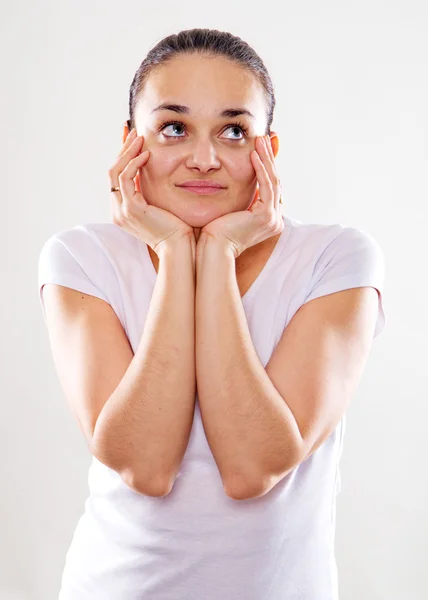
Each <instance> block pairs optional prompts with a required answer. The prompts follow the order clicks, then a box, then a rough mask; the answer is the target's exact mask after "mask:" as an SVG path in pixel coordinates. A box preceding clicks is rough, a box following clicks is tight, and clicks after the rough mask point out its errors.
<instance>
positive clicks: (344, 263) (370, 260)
mask: <svg viewBox="0 0 428 600" xmlns="http://www.w3.org/2000/svg"><path fill="white" fill-rule="evenodd" d="M384 282H385V261H384V255H383V252H382V249H381V247H380V246H379V244H378V243H377V241H376V240H375V239H374V238H373V237H372V236H371V235H370V234H368V233H366V232H364V231H361V230H360V229H357V228H354V227H345V228H344V230H343V231H342V232H341V233H340V234H339V235H338V236H336V238H335V239H334V240H333V241H332V242H331V243H330V244H329V245H328V246H327V247H326V249H325V250H324V251H323V252H322V254H321V256H320V257H319V259H318V261H317V263H316V265H315V269H314V273H313V276H312V280H311V286H310V289H309V293H308V295H307V297H306V299H305V301H304V303H306V302H309V301H310V300H314V299H315V298H319V297H320V296H325V295H327V294H333V293H335V292H340V291H342V290H345V289H350V288H356V287H366V286H369V287H373V288H375V289H376V290H377V292H378V298H379V310H378V319H377V322H376V328H375V332H374V337H376V336H378V335H379V333H380V332H381V331H382V330H383V328H384V326H385V324H386V315H385V310H384V301H383V292H384Z"/></svg>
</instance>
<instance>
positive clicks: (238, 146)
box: [39, 29, 385, 600]
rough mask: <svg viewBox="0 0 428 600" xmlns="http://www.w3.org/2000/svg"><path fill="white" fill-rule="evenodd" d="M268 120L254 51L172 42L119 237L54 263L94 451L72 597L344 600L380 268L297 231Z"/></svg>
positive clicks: (378, 318) (362, 247)
mask: <svg viewBox="0 0 428 600" xmlns="http://www.w3.org/2000/svg"><path fill="white" fill-rule="evenodd" d="M274 105H275V99H274V94H273V86H272V83H271V80H270V78H269V75H268V73H267V71H266V68H265V66H264V64H263V62H262V60H261V59H260V58H259V57H258V55H257V54H256V53H255V52H254V50H252V49H251V48H250V47H249V46H248V45H247V44H246V43H245V42H244V41H243V40H241V39H240V38H237V37H235V36H232V35H231V34H229V33H224V32H219V31H216V30H200V29H197V30H188V31H182V32H181V33H179V34H178V35H171V36H169V37H168V38H166V39H164V40H162V41H161V42H159V44H157V46H156V47H155V48H153V49H152V50H151V52H150V53H149V54H148V56H147V57H146V59H145V60H144V61H143V63H142V64H141V66H140V68H139V69H138V72H137V73H136V75H135V77H134V80H133V82H132V85H131V90H130V99H129V109H130V119H129V121H128V122H127V124H126V125H125V127H124V136H123V142H124V145H123V148H122V150H121V152H120V154H119V156H118V158H117V160H116V162H115V163H114V165H113V166H112V167H111V168H110V170H109V176H110V184H111V190H112V191H111V197H112V220H113V223H90V224H85V225H79V226H76V227H73V228H70V229H67V230H63V231H60V232H58V233H56V234H55V235H53V236H52V237H51V238H50V239H49V240H48V241H47V242H46V243H45V245H44V247H43V249H42V252H41V255H40V259H39V289H40V300H41V303H42V307H43V309H44V311H45V312H44V315H45V319H46V323H47V326H48V330H49V337H50V342H51V347H52V352H53V357H54V360H55V364H56V368H57V371H58V375H59V378H60V381H61V384H62V386H63V389H64V391H65V394H66V396H67V399H68V402H69V404H70V407H71V410H72V411H73V413H74V415H75V417H76V419H77V421H78V423H79V426H80V428H81V430H82V432H83V434H84V435H85V438H86V440H87V442H88V447H89V448H90V450H91V452H92V454H93V461H92V464H91V468H90V473H89V487H90V495H89V497H88V499H87V501H86V505H85V511H84V514H83V515H82V517H81V519H80V520H79V523H78V525H77V528H76V531H75V534H74V537H73V540H72V543H71V546H70V548H69V551H68V553H67V559H66V564H65V569H64V573H63V577H62V587H61V592H60V600H86V599H89V598H90V599H91V600H98V599H99V600H122V599H123V600H125V599H126V600H134V599H135V600H137V599H138V600H140V599H143V598H147V599H150V600H152V599H156V600H167V599H168V600H170V599H171V600H190V599H191V598H198V599H204V600H218V599H219V598H225V599H226V598H227V599H229V598H239V599H241V598H242V599H244V598H245V599H246V600H262V599H263V600H287V599H289V600H291V599H295V598H299V599H300V600H334V599H337V598H338V586H337V570H336V562H335V557H334V530H335V508H336V507H335V500H336V494H337V493H338V491H339V487H340V486H339V470H338V461H339V458H340V454H341V451H342V441H343V434H344V425H345V409H346V407H347V405H348V403H349V401H350V400H351V398H352V395H353V393H354V391H355V390H356V387H357V385H358V381H359V379H360V377H361V374H362V371H363V367H364V365H365V362H366V360H367V358H368V355H369V351H370V347H371V343H372V341H373V337H374V336H376V335H377V334H378V333H380V331H381V330H382V328H383V326H384V324H385V314H384V310H383V305H382V298H383V296H382V294H383V280H384V263H383V255H382V251H381V249H380V248H379V246H378V244H377V243H376V241H375V240H374V239H373V238H372V237H371V236H370V235H368V234H366V233H364V232H362V231H361V230H358V229H356V228H352V227H344V226H342V225H340V224H334V225H320V224H310V225H308V224H303V223H301V222H299V221H297V220H296V219H293V218H291V217H288V216H282V215H281V212H280V195H281V194H280V191H281V190H280V185H279V178H278V174H277V172H276V167H275V156H276V155H277V152H278V137H277V135H276V133H274V132H273V131H271V129H270V128H271V123H272V119H273V109H274ZM131 130H132V131H131ZM263 138H265V140H264V139H263ZM206 185H210V186H213V185H215V186H217V187H216V188H212V187H211V188H207V187H204V186H206ZM192 186H199V187H192ZM46 284H50V285H46ZM43 286H44V287H43Z"/></svg>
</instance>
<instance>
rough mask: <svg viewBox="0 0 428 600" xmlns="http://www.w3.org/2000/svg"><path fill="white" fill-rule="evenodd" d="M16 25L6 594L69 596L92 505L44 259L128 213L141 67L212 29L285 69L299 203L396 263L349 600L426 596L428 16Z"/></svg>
mask: <svg viewBox="0 0 428 600" xmlns="http://www.w3.org/2000/svg"><path fill="white" fill-rule="evenodd" d="M1 13H2V14H1V20H0V21H1V26H0V27H1V36H0V44H1V50H2V52H1V62H2V70H1V85H2V94H1V111H0V118H1V122H2V123H1V124H2V138H1V157H0V158H1V161H0V165H1V170H2V176H1V184H2V198H1V208H2V212H1V216H2V220H3V224H4V225H3V230H2V235H1V245H2V257H3V261H2V273H3V276H2V305H3V309H2V311H1V319H2V323H1V333H2V335H1V342H2V361H1V367H2V372H1V413H2V414H1V420H0V427H1V435H0V452H1V456H2V460H1V463H0V469H1V472H0V477H1V482H2V489H1V495H0V508H1V510H0V520H1V523H0V528H1V538H0V599H1V600H55V599H56V598H57V595H58V590H59V585H60V578H61V574H62V569H63V566H64V561H65V554H66V552H67V549H68V546H69V544H70V542H71V537H72V535H73V531H74V528H75V526H76V524H77V520H78V518H79V517H80V515H81V513H82V512H83V509H84V501H85V499H86V497H87V495H88V486H87V470H88V467H89V464H90V461H91V456H90V454H89V451H88V449H87V446H86V443H85V441H84V438H83V436H82V434H81V433H80V430H79V428H78V425H77V423H76V422H75V421H74V418H73V417H72V415H71V412H70V410H69V408H68V406H67V404H66V400H65V397H64V394H63V392H62V390H61V388H60V384H59V381H58V378H57V376H56V372H55V368H54V364H53V361H52V356H51V351H50V347H49V341H48V335H47V330H46V328H45V325H44V322H43V317H42V312H41V307H40V304H39V299H38V286H37V259H38V255H39V252H40V250H41V247H42V245H43V243H44V242H45V241H46V239H47V238H48V237H49V236H50V235H52V234H53V233H55V232H57V231H59V230H61V229H65V228H69V227H72V226H74V225H76V224H79V223H84V222H96V221H106V220H107V221H109V220H111V219H110V193H109V182H108V176H107V171H108V168H109V167H110V166H111V164H112V163H113V161H114V160H115V157H116V155H117V154H118V152H119V150H120V148H121V146H122V125H123V123H124V121H125V120H126V119H127V118H128V92H129V86H130V84H131V81H132V78H133V76H134V73H135V71H136V70H137V68H138V66H139V64H140V62H141V61H142V60H143V58H144V57H145V55H146V53H147V52H148V50H149V49H150V48H151V47H152V46H153V45H154V44H155V43H157V42H158V41H159V40H160V39H161V38H163V37H164V36H166V35H169V34H171V33H177V32H178V31H180V30H181V29H189V28H192V27H210V28H217V29H221V30H227V31H230V32H231V33H233V34H235V35H239V36H240V37H242V38H243V39H245V40H246V41H247V42H249V43H250V44H251V45H252V46H253V47H254V48H255V50H256V51H257V52H258V53H259V54H260V56H261V57H262V59H263V60H264V61H265V63H266V65H267V67H268V69H269V71H270V74H271V77H272V79H273V82H274V85H275V89H276V99H277V107H276V112H275V118H274V123H273V126H272V128H273V129H274V130H275V131H277V132H278V135H279V138H280V151H279V154H278V156H277V159H276V164H277V169H278V172H279V174H280V177H281V183H282V186H283V197H284V202H285V204H284V205H283V210H284V211H285V212H287V214H289V215H290V216H292V217H294V218H297V219H299V220H301V221H303V222H312V223H316V222H318V223H342V224H344V225H350V226H355V227H358V228H360V229H363V230H365V231H367V232H369V233H371V234H372V235H373V236H374V237H375V238H376V240H377V241H378V242H379V244H380V245H381V247H382V249H383V251H384V254H385V260H386V269H387V274H386V285H385V293H384V306H385V311H386V316H387V326H386V328H385V330H384V331H383V333H382V334H381V335H380V336H379V338H377V339H376V340H375V341H374V343H373V348H372V352H371V355H370V358H369V361H368V363H367V366H366V369H365V371H364V374H363V376H362V379H361V383H360V385H359V388H358V391H357V393H356V395H355V397H354V399H353V400H352V403H351V406H350V408H349V409H348V411H347V428H346V435H345V442H344V444H345V446H344V453H343V455H342V460H341V478H342V489H341V492H340V494H339V496H338V507H337V530H336V558H337V563H338V568H339V585H340V597H341V600H361V599H364V600H426V598H427V597H428V583H427V579H426V568H427V563H428V502H427V499H428V485H427V473H428V469H427V468H426V458H427V451H426V447H427V445H426V439H427V433H426V431H427V426H426V423H427V418H428V393H427V389H428V385H427V383H428V381H427V372H428V367H427V360H428V353H427V337H428V336H427V334H428V317H427V314H428V310H427V284H426V274H427V266H426V263H427V259H428V244H427V238H428V232H427V226H428V219H427V216H428V215H427V208H426V206H427V200H428V193H427V192H428V177H427V175H428V172H427V162H428V150H427V141H428V135H427V133H428V118H427V107H428V81H427V72H428V64H427V63H428V36H427V31H428V8H427V4H426V3H424V2H423V1H420V2H416V1H412V0H410V1H404V0H402V1H392V0H388V1H386V0H385V1H380V0H369V1H368V0H363V1H360V2H358V3H357V2H355V3H350V2H349V3H347V2H339V1H337V2H317V1H315V0H313V1H310V2H300V3H296V2H263V3H255V2H254V3H253V4H248V3H243V2H242V3H236V4H235V5H234V4H232V3H230V2H229V1H227V2H226V1H222V0H218V1H217V2H215V3H214V4H212V3H203V2H201V3H199V2H195V1H193V2H190V1H189V2H186V1H184V2H181V3H177V2H171V1H170V0H164V1H163V2H162V3H156V2H131V1H124V2H121V3H118V2H112V1H106V0H105V1H103V2H96V1H92V2H91V1H89V2H88V1H86V2H83V1H82V0H79V1H76V0H73V1H71V0H68V1H59V2H47V1H46V0H39V1H38V2H31V1H30V0H25V1H23V2H15V3H11V2H9V3H6V2H4V3H2V5H1ZM424 219H425V220H424Z"/></svg>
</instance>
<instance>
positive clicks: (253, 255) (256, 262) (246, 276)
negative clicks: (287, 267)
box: [147, 233, 281, 298]
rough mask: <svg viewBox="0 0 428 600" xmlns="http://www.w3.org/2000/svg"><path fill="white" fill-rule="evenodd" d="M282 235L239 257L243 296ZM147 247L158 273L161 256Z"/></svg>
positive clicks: (238, 277)
mask: <svg viewBox="0 0 428 600" xmlns="http://www.w3.org/2000/svg"><path fill="white" fill-rule="evenodd" d="M280 236H281V234H280V233H279V234H278V235H275V236H273V237H271V238H268V239H267V240H265V241H264V242H261V243H260V244H257V245H256V246H252V247H251V248H248V249H247V250H245V252H243V253H242V254H241V255H240V256H239V257H238V258H237V260H236V262H235V267H236V281H237V283H238V288H239V293H240V295H241V298H242V297H243V296H244V294H246V292H247V291H248V290H249V289H250V287H251V286H252V285H253V283H254V281H255V280H256V279H257V277H258V276H259V274H260V272H261V270H262V269H263V267H264V266H265V264H266V263H267V261H268V260H269V257H270V255H271V254H272V252H273V250H274V248H275V246H276V243H277V241H278V240H279V238H280ZM147 247H148V250H149V254H150V258H151V259H152V263H153V266H154V268H155V270H156V273H157V272H158V267H159V257H158V255H157V254H156V252H154V250H152V249H151V248H150V246H147Z"/></svg>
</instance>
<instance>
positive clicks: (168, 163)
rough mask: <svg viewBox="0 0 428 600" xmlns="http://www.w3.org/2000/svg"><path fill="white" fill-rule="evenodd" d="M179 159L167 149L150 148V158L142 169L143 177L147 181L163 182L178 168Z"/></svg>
mask: <svg viewBox="0 0 428 600" xmlns="http://www.w3.org/2000/svg"><path fill="white" fill-rule="evenodd" d="M177 162H178V159H177V157H176V156H175V155H174V154H173V153H171V152H168V150H167V149H165V148H157V147H155V148H150V158H149V161H148V162H147V164H146V165H145V166H144V167H143V168H142V169H141V172H142V176H143V178H145V179H146V180H147V181H151V182H154V181H157V182H161V181H162V180H163V179H165V178H166V177H168V176H169V175H170V174H171V173H172V172H173V171H174V169H175V168H176V166H177Z"/></svg>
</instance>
